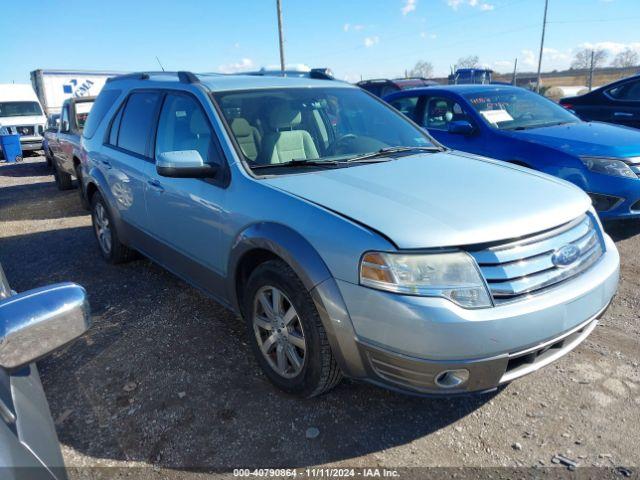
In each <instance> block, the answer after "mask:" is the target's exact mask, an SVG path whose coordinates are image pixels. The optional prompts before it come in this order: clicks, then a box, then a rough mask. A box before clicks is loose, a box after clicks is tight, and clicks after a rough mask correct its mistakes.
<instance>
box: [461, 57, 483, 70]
mask: <svg viewBox="0 0 640 480" xmlns="http://www.w3.org/2000/svg"><path fill="white" fill-rule="evenodd" d="M479 66H480V57H478V55H468V56H466V57H460V58H459V59H458V62H457V63H456V68H478V67H479Z"/></svg>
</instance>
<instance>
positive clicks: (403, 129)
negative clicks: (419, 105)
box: [214, 87, 433, 167]
mask: <svg viewBox="0 0 640 480" xmlns="http://www.w3.org/2000/svg"><path fill="white" fill-rule="evenodd" d="M214 99H215V101H216V102H217V103H218V105H219V107H220V109H221V111H222V113H223V115H224V117H225V120H226V122H227V124H228V125H229V126H230V129H231V131H232V133H233V135H234V137H235V139H236V142H237V144H238V145H239V147H240V150H241V152H242V154H243V157H244V158H245V160H247V162H248V164H249V166H250V167H254V166H255V165H265V164H266V165H268V164H280V163H285V162H291V161H293V160H312V159H313V160H316V161H340V160H347V159H350V158H353V157H356V156H360V155H364V154H369V153H375V152H378V151H379V150H381V149H387V148H393V147H410V148H413V147H415V148H422V147H432V146H433V143H432V141H431V138H430V137H429V136H428V135H427V134H426V133H425V132H423V131H422V130H420V129H419V128H417V127H415V126H414V125H413V124H412V123H411V122H409V121H408V120H406V119H405V118H404V117H403V116H402V115H399V114H398V113H397V112H396V111H395V110H394V109H392V108H389V107H388V106H387V105H386V104H384V103H382V102H381V101H378V100H376V99H374V98H372V97H371V96H370V95H368V94H367V93H365V92H363V91H362V90H360V89H355V88H335V87H333V88H332V87H329V88H273V89H264V90H254V91H242V92H223V93H218V94H216V95H215V96H214Z"/></svg>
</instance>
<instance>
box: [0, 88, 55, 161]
mask: <svg viewBox="0 0 640 480" xmlns="http://www.w3.org/2000/svg"><path fill="white" fill-rule="evenodd" d="M46 122H47V118H46V117H45V116H44V113H43V111H42V106H41V105H40V102H39V101H38V97H37V96H36V92H34V91H33V88H32V87H31V85H29V84H28V83H27V84H20V83H0V128H2V127H4V128H2V130H3V131H4V130H5V129H6V130H7V131H8V132H9V133H13V134H16V133H17V134H18V135H20V144H21V145H22V151H23V152H29V151H33V150H42V136H43V134H44V129H45V123H46Z"/></svg>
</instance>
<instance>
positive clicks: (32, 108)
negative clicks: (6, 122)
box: [0, 102, 42, 117]
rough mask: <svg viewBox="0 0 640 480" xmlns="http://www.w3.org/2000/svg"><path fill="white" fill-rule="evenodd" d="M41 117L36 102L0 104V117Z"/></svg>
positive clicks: (40, 111)
mask: <svg viewBox="0 0 640 480" xmlns="http://www.w3.org/2000/svg"><path fill="white" fill-rule="evenodd" d="M33 115H42V110H41V109H40V105H39V104H38V102H0V117H29V116H33Z"/></svg>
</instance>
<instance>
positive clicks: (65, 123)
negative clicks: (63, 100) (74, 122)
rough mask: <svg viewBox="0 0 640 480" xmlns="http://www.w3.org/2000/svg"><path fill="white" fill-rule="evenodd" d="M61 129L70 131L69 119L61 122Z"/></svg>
mask: <svg viewBox="0 0 640 480" xmlns="http://www.w3.org/2000/svg"><path fill="white" fill-rule="evenodd" d="M60 131H61V132H68V131H69V122H68V121H67V120H63V121H62V123H61V124H60Z"/></svg>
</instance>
